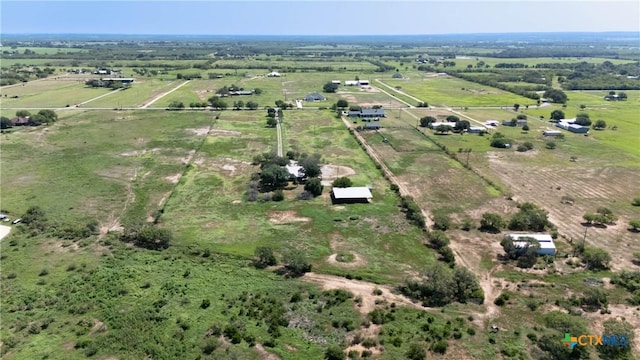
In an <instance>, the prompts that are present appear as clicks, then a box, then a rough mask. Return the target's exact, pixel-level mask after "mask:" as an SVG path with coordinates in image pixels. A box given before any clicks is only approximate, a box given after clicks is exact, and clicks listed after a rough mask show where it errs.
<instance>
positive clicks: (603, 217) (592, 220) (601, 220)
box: [582, 207, 618, 226]
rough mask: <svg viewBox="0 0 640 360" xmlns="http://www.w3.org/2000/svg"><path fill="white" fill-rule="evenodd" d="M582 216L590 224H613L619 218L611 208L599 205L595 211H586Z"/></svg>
mask: <svg viewBox="0 0 640 360" xmlns="http://www.w3.org/2000/svg"><path fill="white" fill-rule="evenodd" d="M582 218H583V219H584V221H585V222H586V223H587V224H588V225H592V224H599V225H605V226H606V225H613V224H615V223H616V221H617V220H618V217H617V216H615V215H614V214H613V212H612V211H611V210H609V208H606V207H599V208H597V209H596V212H595V213H586V214H584V215H582Z"/></svg>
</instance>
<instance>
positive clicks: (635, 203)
mask: <svg viewBox="0 0 640 360" xmlns="http://www.w3.org/2000/svg"><path fill="white" fill-rule="evenodd" d="M631 205H633V206H640V197H637V198H633V201H631Z"/></svg>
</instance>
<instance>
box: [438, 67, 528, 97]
mask: <svg viewBox="0 0 640 360" xmlns="http://www.w3.org/2000/svg"><path fill="white" fill-rule="evenodd" d="M472 71H473V70H472ZM449 74H450V75H451V76H455V77H457V78H460V79H463V80H467V81H471V82H475V83H478V84H482V85H485V86H491V87H494V88H497V89H500V90H504V91H509V92H512V93H514V94H518V95H520V96H524V97H526V98H529V99H533V100H538V99H540V95H538V93H536V91H535V90H534V91H531V90H528V89H527V88H523V87H520V86H513V85H510V84H505V83H504V82H500V81H498V80H496V79H494V78H493V77H490V76H474V75H472V74H467V73H465V72H464V71H452V72H450V73H449Z"/></svg>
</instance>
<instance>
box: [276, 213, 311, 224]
mask: <svg viewBox="0 0 640 360" xmlns="http://www.w3.org/2000/svg"><path fill="white" fill-rule="evenodd" d="M268 216H269V221H271V222H272V223H274V224H291V223H296V222H303V223H306V222H309V221H311V219H310V218H308V217H299V216H298V214H296V212H295V211H272V212H270V213H269V214H268Z"/></svg>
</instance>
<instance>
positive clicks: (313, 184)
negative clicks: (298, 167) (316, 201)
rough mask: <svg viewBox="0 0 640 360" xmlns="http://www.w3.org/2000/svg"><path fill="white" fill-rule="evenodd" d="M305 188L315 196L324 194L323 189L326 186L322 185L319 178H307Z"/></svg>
mask: <svg viewBox="0 0 640 360" xmlns="http://www.w3.org/2000/svg"><path fill="white" fill-rule="evenodd" d="M304 189H305V190H306V191H308V192H310V193H311V194H312V195H313V196H320V194H322V190H323V189H324V186H322V182H321V181H320V179H318V178H312V179H309V180H307V182H306V183H305V184H304Z"/></svg>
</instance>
